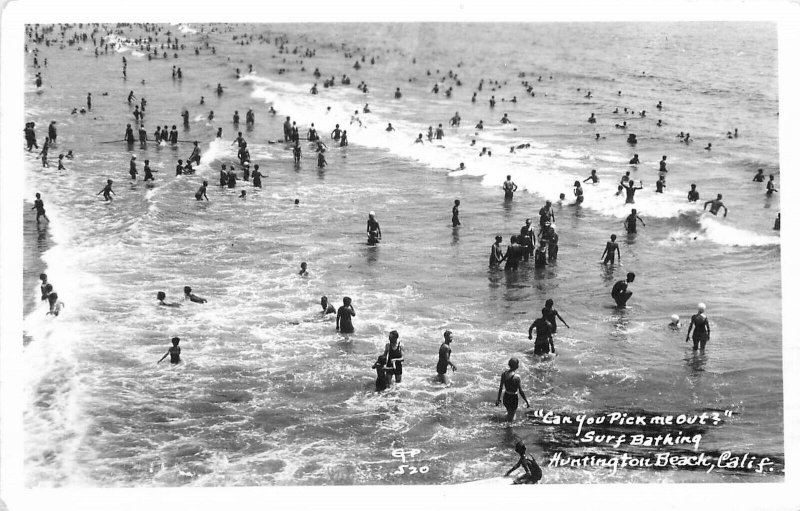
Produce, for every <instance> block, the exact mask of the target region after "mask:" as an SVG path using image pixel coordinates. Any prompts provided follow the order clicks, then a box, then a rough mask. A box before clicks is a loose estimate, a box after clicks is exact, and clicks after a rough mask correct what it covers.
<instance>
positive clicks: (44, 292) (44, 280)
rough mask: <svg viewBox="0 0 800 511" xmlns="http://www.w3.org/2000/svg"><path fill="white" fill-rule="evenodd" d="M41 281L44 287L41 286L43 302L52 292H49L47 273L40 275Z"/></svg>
mask: <svg viewBox="0 0 800 511" xmlns="http://www.w3.org/2000/svg"><path fill="white" fill-rule="evenodd" d="M39 279H40V280H41V281H42V285H41V286H39V289H40V290H41V292H42V300H47V295H48V294H50V291H48V290H47V286H48V283H47V274H46V273H40V274H39ZM52 288H53V286H50V289H52Z"/></svg>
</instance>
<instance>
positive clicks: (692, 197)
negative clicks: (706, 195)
mask: <svg viewBox="0 0 800 511" xmlns="http://www.w3.org/2000/svg"><path fill="white" fill-rule="evenodd" d="M688 199H689V202H697V201H698V200H700V192H698V191H697V185H696V184H694V183H692V189H691V190H689V195H688Z"/></svg>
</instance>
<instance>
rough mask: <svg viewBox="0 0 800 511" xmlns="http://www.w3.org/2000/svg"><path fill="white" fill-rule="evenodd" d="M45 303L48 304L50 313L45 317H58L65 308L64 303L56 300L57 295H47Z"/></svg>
mask: <svg viewBox="0 0 800 511" xmlns="http://www.w3.org/2000/svg"><path fill="white" fill-rule="evenodd" d="M48 285H49V284H48ZM47 301H48V303H49V304H50V311H49V312H48V313H47V314H45V316H58V315H59V313H61V310H62V309H63V308H64V307H65V305H64V302H62V301H61V300H59V299H58V293H50V294H48V295H47Z"/></svg>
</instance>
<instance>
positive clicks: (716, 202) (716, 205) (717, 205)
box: [703, 193, 728, 217]
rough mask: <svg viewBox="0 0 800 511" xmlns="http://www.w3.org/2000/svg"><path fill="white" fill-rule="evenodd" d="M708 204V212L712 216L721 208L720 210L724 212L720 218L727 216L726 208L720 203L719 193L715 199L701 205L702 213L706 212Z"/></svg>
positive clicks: (720, 195) (720, 196)
mask: <svg viewBox="0 0 800 511" xmlns="http://www.w3.org/2000/svg"><path fill="white" fill-rule="evenodd" d="M709 204H711V208H709V211H710V212H711V214H712V215H714V216H716V215H717V212H719V208H722V209H724V210H725V214H724V215H722V216H723V217H727V216H728V208H727V207H726V206H725V204H723V203H722V194H721V193H718V194H717V198H716V199H712V200H710V201H706V203H705V204H703V211H705V210H706V207H707V206H708V205H709Z"/></svg>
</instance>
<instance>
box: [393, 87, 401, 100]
mask: <svg viewBox="0 0 800 511" xmlns="http://www.w3.org/2000/svg"><path fill="white" fill-rule="evenodd" d="M402 97H403V94H402V93H401V92H400V87H398V88H397V89H396V90H395V91H394V99H400V98H402Z"/></svg>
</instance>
